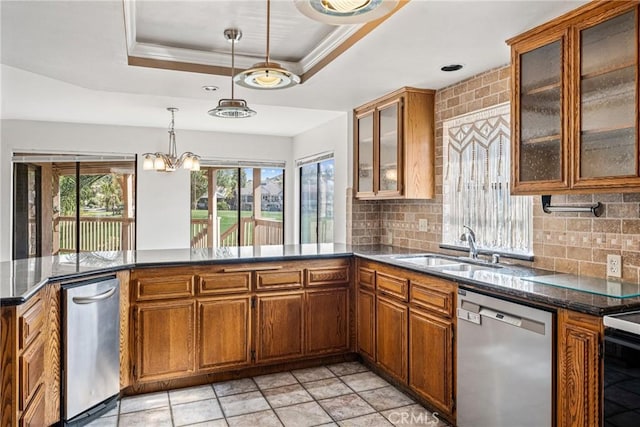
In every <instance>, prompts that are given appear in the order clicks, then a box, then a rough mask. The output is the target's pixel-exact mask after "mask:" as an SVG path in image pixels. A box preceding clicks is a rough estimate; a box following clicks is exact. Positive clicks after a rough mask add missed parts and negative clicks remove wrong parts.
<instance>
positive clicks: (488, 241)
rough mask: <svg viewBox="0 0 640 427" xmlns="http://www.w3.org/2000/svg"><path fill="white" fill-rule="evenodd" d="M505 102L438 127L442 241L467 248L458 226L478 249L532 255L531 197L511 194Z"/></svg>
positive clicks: (507, 111)
mask: <svg viewBox="0 0 640 427" xmlns="http://www.w3.org/2000/svg"><path fill="white" fill-rule="evenodd" d="M509 119H510V117H509V104H503V105H499V106H497V107H491V108H488V109H485V110H480V111H477V112H474V113H470V114H466V115H464V116H459V117H456V118H453V119H451V120H448V121H446V122H444V124H443V183H442V193H443V211H442V217H443V224H442V225H443V226H442V243H443V244H444V245H451V246H467V243H465V242H464V241H463V240H462V239H461V234H462V231H463V226H464V225H466V226H469V227H470V228H471V229H473V230H474V231H475V234H476V241H477V244H478V247H479V248H480V249H487V250H491V251H495V252H503V253H510V254H520V255H525V256H530V255H532V198H531V197H530V196H512V195H511V194H510V188H509V185H510V183H509V177H510V171H511V168H510V163H511V160H510V159H511V154H510V124H509Z"/></svg>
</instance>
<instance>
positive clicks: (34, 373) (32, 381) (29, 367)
mask: <svg viewBox="0 0 640 427" xmlns="http://www.w3.org/2000/svg"><path fill="white" fill-rule="evenodd" d="M43 376H44V346H43V345H42V339H36V340H35V341H34V342H33V344H31V345H30V346H29V348H27V350H26V351H25V352H24V353H23V354H22V356H20V394H19V395H20V409H22V410H24V409H25V408H26V407H27V405H28V404H29V402H30V401H31V399H32V398H33V396H35V394H36V392H37V391H38V389H39V388H40V387H41V386H42V380H43Z"/></svg>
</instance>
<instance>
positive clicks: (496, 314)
mask: <svg viewBox="0 0 640 427" xmlns="http://www.w3.org/2000/svg"><path fill="white" fill-rule="evenodd" d="M480 316H484V317H490V318H491V319H494V320H497V321H498V322H504V323H507V324H509V325H511V326H515V327H518V328H519V327H521V326H522V318H521V317H517V316H514V315H512V314H507V313H504V312H500V311H495V310H492V309H490V308H487V307H482V308H481V309H480Z"/></svg>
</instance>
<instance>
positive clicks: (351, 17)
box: [294, 0, 398, 25]
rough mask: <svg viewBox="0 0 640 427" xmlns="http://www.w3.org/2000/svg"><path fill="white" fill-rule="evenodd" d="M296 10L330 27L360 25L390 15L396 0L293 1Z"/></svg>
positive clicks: (396, 2)
mask: <svg viewBox="0 0 640 427" xmlns="http://www.w3.org/2000/svg"><path fill="white" fill-rule="evenodd" d="M294 3H295V5H296V7H297V8H298V10H299V11H300V12H302V13H303V14H304V15H306V16H307V17H309V18H311V19H313V20H314V21H319V22H322V23H324V24H330V25H350V24H362V23H365V22H369V21H373V20H374V19H378V18H382V17H383V16H385V15H388V14H389V13H391V12H392V11H393V10H394V9H395V8H396V6H397V4H398V0H294Z"/></svg>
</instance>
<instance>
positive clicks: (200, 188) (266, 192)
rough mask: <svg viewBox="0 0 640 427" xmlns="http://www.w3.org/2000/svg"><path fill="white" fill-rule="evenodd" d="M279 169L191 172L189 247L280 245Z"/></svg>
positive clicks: (281, 176) (281, 201)
mask: <svg viewBox="0 0 640 427" xmlns="http://www.w3.org/2000/svg"><path fill="white" fill-rule="evenodd" d="M283 224H284V169H283V168H271V167H269V168H258V167H235V168H229V167H201V170H200V171H196V172H192V173H191V247H196V248H211V247H221V246H250V245H279V244H282V243H283V242H284V227H283Z"/></svg>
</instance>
